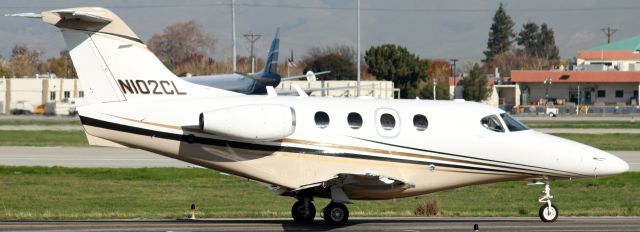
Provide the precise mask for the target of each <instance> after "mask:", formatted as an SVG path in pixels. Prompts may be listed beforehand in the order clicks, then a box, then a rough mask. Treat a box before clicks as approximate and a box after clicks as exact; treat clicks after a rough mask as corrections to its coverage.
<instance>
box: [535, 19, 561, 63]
mask: <svg viewBox="0 0 640 232" xmlns="http://www.w3.org/2000/svg"><path fill="white" fill-rule="evenodd" d="M539 46H540V48H539V50H540V51H541V52H542V54H541V56H540V58H544V59H548V60H557V59H560V55H559V53H560V50H559V49H558V46H556V39H555V35H554V32H553V29H551V28H549V27H548V26H547V24H546V23H543V24H542V25H540V42H539Z"/></svg>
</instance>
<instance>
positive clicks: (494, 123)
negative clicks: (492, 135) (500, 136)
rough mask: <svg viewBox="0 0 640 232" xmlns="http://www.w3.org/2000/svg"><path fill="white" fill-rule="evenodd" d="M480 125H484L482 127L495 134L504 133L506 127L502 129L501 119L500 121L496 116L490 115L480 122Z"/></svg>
mask: <svg viewBox="0 0 640 232" xmlns="http://www.w3.org/2000/svg"><path fill="white" fill-rule="evenodd" d="M480 123H481V124H482V126H484V128H487V129H489V130H492V131H495V132H504V127H502V123H500V119H498V117H497V116H495V115H489V116H486V117H484V118H482V120H480Z"/></svg>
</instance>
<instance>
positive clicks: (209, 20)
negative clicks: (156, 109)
mask: <svg viewBox="0 0 640 232" xmlns="http://www.w3.org/2000/svg"><path fill="white" fill-rule="evenodd" d="M230 2H231V1H230V0H218V1H212V0H202V1H199V0H192V1H175V0H153V1H152V0H129V1H123V0H112V1H99V0H82V1H79V0H48V1H42V0H40V1H36V0H2V1H0V14H2V15H4V14H8V13H17V12H41V11H43V10H51V9H58V8H68V7H80V6H101V7H106V8H110V9H111V10H113V11H114V12H115V13H116V14H118V15H119V16H120V17H121V18H122V19H124V20H125V22H126V23H127V24H129V26H130V27H131V28H132V29H133V30H134V31H135V32H136V33H137V34H138V35H139V36H140V37H141V38H142V40H143V41H148V39H149V38H151V36H152V35H153V34H155V33H159V32H161V31H162V29H163V28H165V27H166V26H168V25H171V24H174V23H177V22H185V21H188V20H191V19H194V20H196V21H197V22H199V23H200V24H202V25H203V27H204V29H205V30H206V32H207V33H209V34H211V35H213V36H214V37H215V38H216V39H217V40H218V43H217V46H216V56H217V57H218V58H221V57H229V56H230V55H231V49H230V48H231V10H230ZM502 2H503V3H504V5H505V9H506V11H507V13H508V14H509V15H511V17H512V19H513V20H514V22H515V24H516V26H515V30H516V32H517V31H519V30H520V28H521V27H522V24H524V23H526V22H527V21H535V22H537V23H538V24H541V23H543V22H546V23H547V24H549V25H550V27H551V28H552V29H553V30H554V31H555V35H556V43H557V44H558V46H559V47H560V55H561V56H562V58H571V57H573V56H575V54H576V52H577V51H578V50H581V49H587V48H590V47H593V46H596V45H599V44H603V43H606V37H605V35H604V33H602V32H601V31H600V28H603V27H607V26H611V27H614V28H617V29H618V32H617V33H616V34H615V35H614V36H613V40H614V41H615V40H620V39H623V38H628V37H631V36H635V35H638V34H640V24H639V23H638V21H639V20H640V17H639V16H638V15H639V14H638V12H640V1H636V0H606V1H605V0H603V1H597V0H564V1H558V0H536V1H530V0H522V1H502ZM499 3H500V1H497V0H473V1H472V0H464V1H463V0H448V1H442V0H394V1H388V0H361V16H360V20H361V42H362V46H361V48H362V51H363V53H364V51H365V50H366V49H367V48H369V47H370V46H372V45H380V44H385V43H395V44H400V45H404V46H406V47H407V48H408V49H409V50H410V51H411V52H413V53H416V54H418V55H419V56H420V57H423V58H442V59H450V58H459V59H461V60H463V61H467V60H480V59H482V58H484V56H483V54H482V51H483V50H484V49H485V48H486V42H487V37H488V32H489V27H490V25H491V18H492V17H493V14H494V13H495V10H496V9H497V8H498V5H499ZM355 7H356V1H355V0H350V1H348V0H261V1H258V0H236V22H237V24H236V25H237V26H236V27H237V35H238V37H237V41H238V53H239V54H240V55H247V54H248V53H249V49H248V48H249V46H248V43H247V42H246V40H245V38H244V37H242V34H245V33H248V32H255V33H257V34H263V35H265V36H264V37H263V38H262V39H260V40H258V42H257V43H256V48H257V54H258V55H263V54H264V53H266V49H268V44H269V42H270V41H271V38H272V37H273V34H274V32H275V28H276V27H280V28H281V45H280V49H281V55H288V54H289V51H290V49H293V50H294V53H295V54H296V56H297V55H304V54H305V53H306V52H307V50H308V49H309V48H311V47H312V46H326V45H333V44H347V45H352V46H354V47H355V46H356V9H355ZM0 41H1V42H0V55H2V56H4V57H8V56H9V55H10V51H11V48H12V47H13V46H14V45H15V44H17V43H23V44H27V45H29V46H31V47H33V48H36V49H40V50H43V51H45V52H46V55H45V56H47V57H50V56H54V55H57V54H58V52H59V51H60V50H63V49H65V45H64V42H63V40H62V36H61V35H60V33H59V32H58V31H57V29H56V28H54V27H52V26H49V25H47V24H44V23H43V22H40V21H37V20H29V19H25V18H15V17H1V18H0ZM281 60H283V59H281Z"/></svg>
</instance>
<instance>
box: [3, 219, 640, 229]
mask: <svg viewBox="0 0 640 232" xmlns="http://www.w3.org/2000/svg"><path fill="white" fill-rule="evenodd" d="M475 224H478V227H479V229H480V230H479V231H544V232H555V231H565V232H566V231H607V232H619V231H639V230H640V217H560V218H559V219H558V221H556V222H554V223H543V222H541V221H540V219H538V218H503V217H496V218H418V217H415V218H352V219H350V220H349V222H348V223H347V225H345V226H342V227H334V226H329V225H327V224H325V223H324V222H322V220H321V219H320V218H316V220H315V222H314V223H312V224H309V225H299V224H295V223H293V221H292V220H291V219H204V220H97V221H92V220H89V221H0V231H43V230H46V231H407V232H411V231H470V232H471V231H473V226H474V225H475Z"/></svg>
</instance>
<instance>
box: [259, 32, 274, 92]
mask: <svg viewBox="0 0 640 232" xmlns="http://www.w3.org/2000/svg"><path fill="white" fill-rule="evenodd" d="M279 49H280V28H277V29H276V35H275V37H274V38H273V41H271V47H269V53H268V54H267V60H266V61H265V63H264V68H263V69H262V70H261V71H260V72H258V73H257V74H256V75H257V76H259V77H264V78H269V79H273V80H277V81H278V82H279V81H280V75H279V74H278V53H279Z"/></svg>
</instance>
